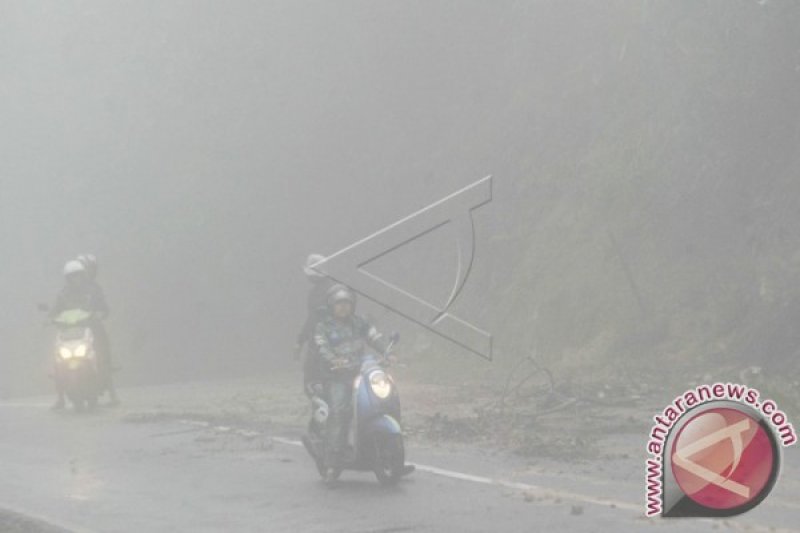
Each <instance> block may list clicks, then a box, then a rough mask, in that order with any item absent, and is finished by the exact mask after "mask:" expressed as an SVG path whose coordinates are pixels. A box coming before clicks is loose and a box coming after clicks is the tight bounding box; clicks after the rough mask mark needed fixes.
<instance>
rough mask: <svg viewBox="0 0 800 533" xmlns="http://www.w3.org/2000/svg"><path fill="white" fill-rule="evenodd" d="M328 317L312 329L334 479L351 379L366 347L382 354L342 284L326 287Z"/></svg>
mask: <svg viewBox="0 0 800 533" xmlns="http://www.w3.org/2000/svg"><path fill="white" fill-rule="evenodd" d="M327 296H328V297H327V303H328V317H327V318H326V319H325V320H323V321H322V322H319V323H318V324H317V326H316V328H315V333H314V342H315V344H316V347H317V350H318V352H319V356H320V358H321V360H322V362H323V363H324V364H323V365H322V366H323V378H324V381H323V383H324V391H325V395H326V397H327V400H328V406H329V411H330V414H329V416H328V420H327V427H326V431H325V465H326V468H327V474H326V479H327V480H333V479H335V471H336V470H337V469H339V468H340V467H341V465H342V463H343V455H344V451H345V445H346V441H347V431H348V426H349V423H350V417H351V415H352V412H351V399H352V398H351V397H352V389H353V379H354V378H355V376H356V375H357V374H358V371H359V367H360V362H361V357H362V355H363V354H364V350H365V348H366V347H367V346H370V347H372V348H373V349H374V350H376V351H377V352H378V353H384V352H385V351H386V349H387V343H386V342H385V341H384V338H383V335H381V333H379V332H378V330H377V329H375V327H373V326H372V325H371V324H369V323H368V322H367V321H366V320H365V319H363V318H361V317H359V316H357V315H356V314H355V305H356V297H355V294H354V293H353V292H352V291H351V290H350V289H349V288H347V287H346V286H344V285H340V284H337V285H334V286H332V287H331V288H330V289H329V290H328V295H327Z"/></svg>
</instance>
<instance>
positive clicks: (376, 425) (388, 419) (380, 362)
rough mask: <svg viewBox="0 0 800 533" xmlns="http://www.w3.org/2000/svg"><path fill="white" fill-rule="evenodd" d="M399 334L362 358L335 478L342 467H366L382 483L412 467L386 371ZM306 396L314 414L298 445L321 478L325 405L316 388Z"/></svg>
mask: <svg viewBox="0 0 800 533" xmlns="http://www.w3.org/2000/svg"><path fill="white" fill-rule="evenodd" d="M398 339H399V336H398V335H397V334H396V333H395V334H393V335H392V336H391V339H390V342H389V347H388V348H387V350H386V352H385V353H384V354H383V355H382V356H380V357H378V356H376V355H374V354H371V353H365V354H364V355H363V356H362V357H361V361H360V369H359V373H358V375H357V376H356V377H355V379H354V380H353V398H352V401H353V407H352V417H351V419H350V427H349V432H348V453H347V454H346V457H345V460H344V464H343V465H342V467H341V469H339V470H337V471H335V472H334V478H338V476H339V475H340V474H341V471H342V470H357V471H361V472H370V471H371V472H374V473H375V477H377V478H378V481H379V482H380V483H381V484H382V485H394V484H395V483H397V482H398V481H399V480H400V478H401V477H403V476H404V475H406V474H408V473H410V472H411V471H413V467H411V466H406V464H405V449H404V446H403V433H402V429H401V427H400V396H399V394H398V392H397V387H396V385H395V384H394V381H393V380H392V378H391V376H390V375H389V374H388V373H387V372H386V367H387V366H388V355H389V354H390V353H391V349H392V347H393V346H394V345H395V344H396V343H397V341H398ZM318 392H321V391H318ZM311 401H312V409H313V413H312V417H311V421H310V422H309V427H308V434H307V435H305V436H304V437H303V444H304V445H305V447H306V450H307V451H308V453H309V454H310V455H311V457H312V458H313V459H314V462H315V463H316V466H317V470H318V471H319V473H320V475H321V476H323V477H325V473H326V465H325V462H324V450H325V427H326V423H327V419H328V414H329V411H328V404H327V402H326V400H325V399H324V398H323V395H322V394H321V393H320V394H316V395H314V396H313V397H312V399H311Z"/></svg>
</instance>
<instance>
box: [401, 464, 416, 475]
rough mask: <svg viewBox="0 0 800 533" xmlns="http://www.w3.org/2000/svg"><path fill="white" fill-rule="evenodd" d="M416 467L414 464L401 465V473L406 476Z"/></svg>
mask: <svg viewBox="0 0 800 533" xmlns="http://www.w3.org/2000/svg"><path fill="white" fill-rule="evenodd" d="M416 469H417V467H416V466H414V465H404V466H403V472H402V474H401V475H403V476H408V475H410V474H413V473H414V471H415V470H416Z"/></svg>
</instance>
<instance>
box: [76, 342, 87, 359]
mask: <svg viewBox="0 0 800 533" xmlns="http://www.w3.org/2000/svg"><path fill="white" fill-rule="evenodd" d="M88 351H89V348H88V347H87V346H86V345H85V344H79V345H78V347H77V348H75V351H74V352H73V355H74V356H75V357H86V354H87V352H88Z"/></svg>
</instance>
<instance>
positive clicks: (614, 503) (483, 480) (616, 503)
mask: <svg viewBox="0 0 800 533" xmlns="http://www.w3.org/2000/svg"><path fill="white" fill-rule="evenodd" d="M180 422H181V423H184V424H190V425H198V424H197V421H193V420H189V419H184V420H181V421H180ZM213 429H214V430H216V431H226V432H227V431H230V430H231V428H229V427H226V426H222V427H220V426H217V427H214V428H213ZM236 433H237V434H239V435H245V434H246V436H248V437H256V436H259V435H261V436H263V435H264V434H263V433H262V432H259V431H246V430H238V431H236ZM270 439H271V440H272V441H273V442H277V443H280V444H285V445H287V446H300V447H302V446H303V443H302V442H300V441H299V440H295V439H288V438H285V437H270ZM414 466H415V467H416V468H417V470H419V471H420V472H426V473H428V474H433V475H435V476H441V477H446V478H450V479H457V480H459V481H468V482H470V483H479V484H482V485H494V486H497V487H504V488H507V489H513V490H517V491H522V492H526V493H529V494H533V495H535V496H538V497H540V498H549V499H556V498H561V499H564V500H573V501H580V502H583V503H589V504H594V505H601V506H607V507H617V508H619V509H626V510H629V511H636V512H642V506H640V505H635V504H633V503H630V502H626V501H622V500H612V499H610V498H598V497H595V496H588V495H585V494H579V493H577V492H570V491H565V490H557V489H548V488H545V487H540V486H538V485H531V484H528V483H520V482H516V481H506V480H503V479H492V478H489V477H484V476H476V475H473V474H467V473H464V472H457V471H455V470H447V469H444V468H439V467H436V466H430V465H423V464H419V463H414Z"/></svg>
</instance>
